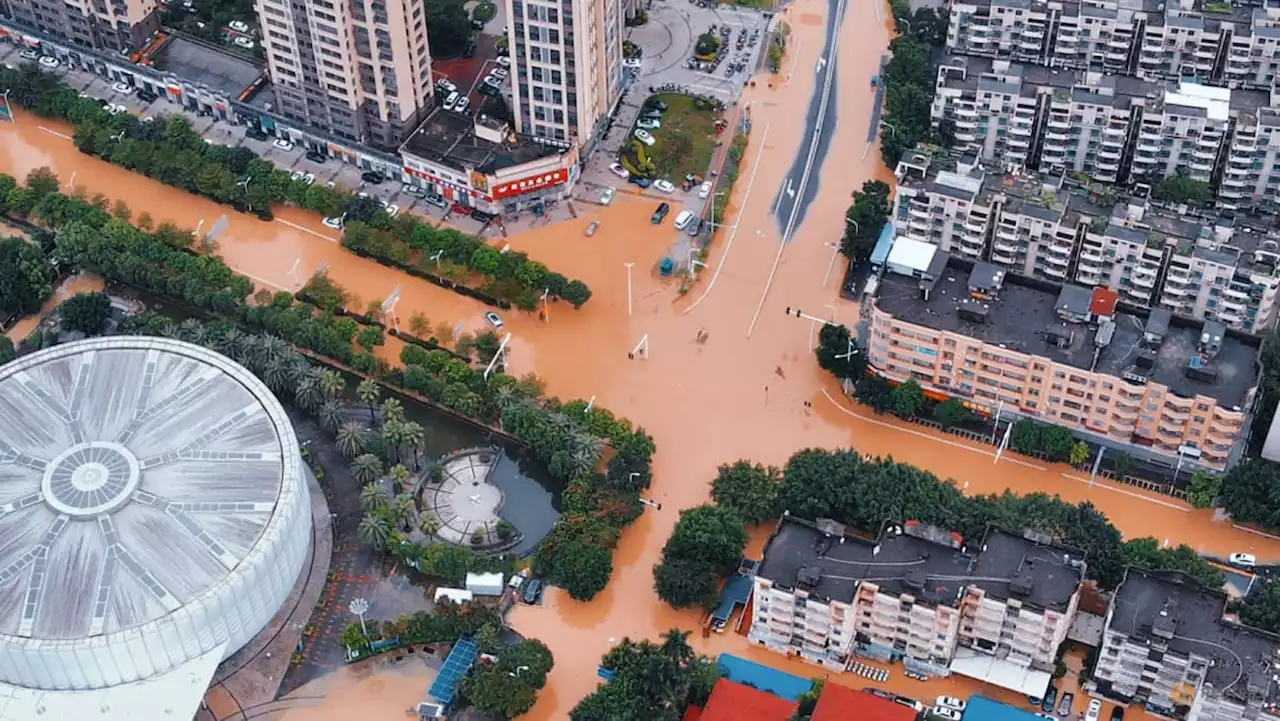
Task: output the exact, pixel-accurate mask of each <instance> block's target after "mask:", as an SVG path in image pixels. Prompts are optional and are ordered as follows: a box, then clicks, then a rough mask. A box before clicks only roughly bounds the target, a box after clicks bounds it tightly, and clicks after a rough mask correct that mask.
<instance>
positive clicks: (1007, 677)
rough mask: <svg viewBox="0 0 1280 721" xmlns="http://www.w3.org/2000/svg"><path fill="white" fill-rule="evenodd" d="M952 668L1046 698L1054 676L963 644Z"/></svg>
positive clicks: (952, 670) (988, 681) (971, 676)
mask: <svg viewBox="0 0 1280 721" xmlns="http://www.w3.org/2000/svg"><path fill="white" fill-rule="evenodd" d="M951 672H952V673H958V674H960V675H961V676H968V677H969V678H976V679H978V680H979V681H985V682H987V683H989V684H991V685H993V686H999V687H1000V688H1007V689H1009V690H1010V691H1017V692H1018V693H1020V694H1022V695H1023V696H1029V697H1031V698H1042V697H1043V696H1044V693H1045V691H1046V690H1047V689H1048V688H1049V681H1050V680H1051V676H1050V674H1049V672H1048V671H1037V670H1036V669H1034V668H1028V667H1026V666H1023V665H1021V664H1017V663H1014V662H1012V661H1007V660H1004V659H999V658H996V657H995V656H988V655H987V654H985V653H979V652H977V651H974V650H973V649H970V648H964V647H963V646H962V647H960V648H958V649H956V656H955V658H954V659H952V661H951Z"/></svg>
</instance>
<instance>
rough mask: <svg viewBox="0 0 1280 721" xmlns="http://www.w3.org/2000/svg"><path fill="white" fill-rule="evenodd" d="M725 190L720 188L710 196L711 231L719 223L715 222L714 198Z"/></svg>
mask: <svg viewBox="0 0 1280 721" xmlns="http://www.w3.org/2000/svg"><path fill="white" fill-rule="evenodd" d="M725 192H726V191H723V190H722V191H720V192H719V193H716V194H715V195H713V196H711V232H713V233H714V232H715V230H716V226H717V225H720V224H719V223H717V222H716V198H719V197H720V196H722V195H724V194H725Z"/></svg>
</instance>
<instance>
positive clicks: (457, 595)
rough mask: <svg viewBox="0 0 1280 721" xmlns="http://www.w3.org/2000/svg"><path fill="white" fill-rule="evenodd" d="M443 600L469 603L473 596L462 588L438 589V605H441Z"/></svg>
mask: <svg viewBox="0 0 1280 721" xmlns="http://www.w3.org/2000/svg"><path fill="white" fill-rule="evenodd" d="M442 598H447V599H449V600H450V601H453V602H454V603H467V602H469V601H470V600H471V599H472V594H471V592H470V591H467V590H464V589H461V588H437V589H436V603H440V599H442Z"/></svg>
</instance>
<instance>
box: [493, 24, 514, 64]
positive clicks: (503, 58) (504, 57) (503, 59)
mask: <svg viewBox="0 0 1280 721" xmlns="http://www.w3.org/2000/svg"><path fill="white" fill-rule="evenodd" d="M504 34H505V33H504ZM496 62H497V63H498V64H499V65H501V66H502V67H504V68H509V67H511V58H510V56H507V55H499V56H498V59H497V61H496Z"/></svg>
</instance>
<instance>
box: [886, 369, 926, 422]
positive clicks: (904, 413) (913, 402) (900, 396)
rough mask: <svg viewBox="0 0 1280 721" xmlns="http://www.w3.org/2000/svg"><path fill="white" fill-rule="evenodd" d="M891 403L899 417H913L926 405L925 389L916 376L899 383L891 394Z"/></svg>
mask: <svg viewBox="0 0 1280 721" xmlns="http://www.w3.org/2000/svg"><path fill="white" fill-rule="evenodd" d="M889 404H890V405H891V406H892V408H893V412H894V414H895V415H897V416H898V417H899V418H911V417H913V416H915V414H916V413H918V412H919V411H920V408H921V407H923V406H924V391H923V390H921V388H920V384H919V383H916V381H915V379H914V378H911V379H908V380H907V381H906V382H904V383H900V384H898V387H897V388H894V389H893V392H892V393H891V394H890V396H889Z"/></svg>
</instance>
